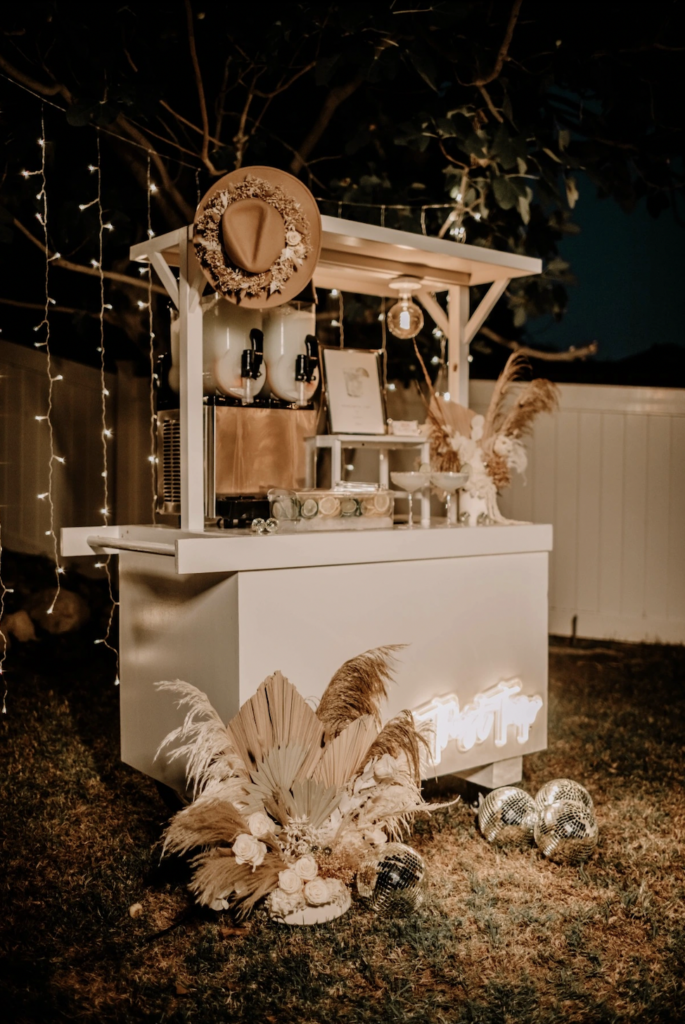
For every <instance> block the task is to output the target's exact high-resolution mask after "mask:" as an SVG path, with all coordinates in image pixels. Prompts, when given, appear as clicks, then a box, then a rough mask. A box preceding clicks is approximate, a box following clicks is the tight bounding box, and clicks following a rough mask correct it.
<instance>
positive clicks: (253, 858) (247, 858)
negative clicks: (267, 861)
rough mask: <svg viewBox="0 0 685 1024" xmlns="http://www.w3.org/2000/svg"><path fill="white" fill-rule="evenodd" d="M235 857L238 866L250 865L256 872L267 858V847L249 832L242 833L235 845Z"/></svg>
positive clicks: (236, 839) (237, 837)
mask: <svg viewBox="0 0 685 1024" xmlns="http://www.w3.org/2000/svg"><path fill="white" fill-rule="evenodd" d="M233 856H234V857H235V859H236V862H237V863H238V864H250V865H251V866H252V870H253V871H254V869H255V868H258V867H259V865H260V864H261V863H262V862H263V860H264V858H265V856H266V845H265V844H264V843H260V841H259V840H258V839H255V837H254V836H251V835H248V834H247V832H241V834H240V835H239V836H236V838H235V842H234V843H233Z"/></svg>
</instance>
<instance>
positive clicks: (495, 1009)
mask: <svg viewBox="0 0 685 1024" xmlns="http://www.w3.org/2000/svg"><path fill="white" fill-rule="evenodd" d="M110 659H111V655H109V654H108V652H107V651H106V650H105V649H104V647H103V646H102V645H100V646H94V645H93V644H92V637H91V636H90V635H89V634H88V632H87V630H86V632H85V633H82V634H81V635H80V636H76V635H71V636H66V637H62V638H50V637H43V639H42V640H41V643H40V644H39V645H29V644H26V645H23V646H21V645H15V646H14V647H13V648H12V650H11V651H10V655H9V659H8V669H9V672H8V677H7V678H8V684H9V694H8V713H7V716H5V717H3V721H2V730H1V733H2V753H1V757H2V773H1V777H0V791H1V793H2V798H1V799H2V803H1V805H0V806H1V815H2V819H1V829H2V838H1V851H2V859H1V862H0V863H1V871H0V886H1V891H2V914H1V915H0V936H1V937H0V944H1V946H0V948H1V950H2V961H1V965H0V1008H1V1011H2V1014H1V1015H2V1019H3V1020H4V1021H6V1022H8V1024H9V1022H12V1024H14V1022H15V1021H16V1022H17V1024H28V1022H32V1024H33V1022H36V1024H38V1022H40V1024H43V1022H49V1021H61V1020H69V1021H72V1020H78V1021H97V1022H99V1024H106V1022H110V1021H150V1022H162V1021H169V1022H171V1021H173V1022H181V1021H196V1022H202V1024H212V1022H214V1021H216V1022H219V1021H221V1022H224V1021H226V1022H230V1021H254V1022H258V1024H262V1022H276V1021H277V1022H279V1024H280V1022H284V1024H285V1022H291V1021H292V1022H293V1024H294V1022H297V1024H303V1022H318V1024H332V1022H338V1021H340V1022H342V1021H345V1022H357V1021H358V1022H370V1021H396V1022H398V1024H400V1022H415V1024H419V1022H421V1024H423V1022H425V1024H447V1022H449V1024H456V1022H461V1021H464V1022H466V1021H473V1022H476V1021H478V1022H483V1024H490V1022H492V1024H495V1022H498V1024H499V1022H502V1024H504V1022H518V1021H522V1022H523V1021H525V1022H527V1024H535V1022H542V1021H545V1022H547V1021H549V1022H551V1021H559V1022H562V1021H563V1022H574V1021H578V1022H583V1024H587V1022H595V1021H597V1022H599V1021H602V1022H605V1021H606V1022H610V1021H624V1020H631V1021H647V1022H657V1021H658V1022H661V1021H663V1022H671V1021H678V1020H685V1007H683V1002H684V1001H685V907H684V903H683V899H684V897H685V861H684V852H685V799H684V785H685V781H684V780H685V751H684V743H685V684H684V677H685V649H683V648H676V647H658V646H634V645H620V644H608V643H597V642H592V641H585V642H579V643H578V644H577V645H576V646H574V647H572V646H570V645H569V644H568V643H566V642H562V641H556V642H553V643H552V646H551V649H550V709H549V711H550V745H549V750H547V751H546V752H544V753H541V754H536V755H533V756H530V757H528V758H526V759H525V761H524V766H525V769H524V770H525V777H524V786H525V787H526V788H527V789H528V790H529V791H530V792H531V793H535V791H536V789H537V788H538V787H539V786H540V785H541V784H542V783H544V782H546V781H548V780H549V779H552V778H555V777H558V776H570V777H571V778H575V779H577V780H578V781H580V782H582V783H583V784H584V785H586V786H587V787H588V789H589V790H590V792H591V793H592V795H593V797H594V800H595V804H596V808H597V816H598V820H599V824H600V843H599V847H598V848H597V850H596V851H595V853H594V855H593V856H592V858H591V859H590V860H589V861H587V862H586V863H585V864H584V865H583V866H582V867H580V868H579V867H564V866H558V865H555V864H552V863H548V862H546V861H545V860H544V859H543V857H542V856H541V855H540V854H539V853H538V852H537V851H536V850H535V849H531V850H529V851H525V852H506V851H498V850H496V849H493V848H491V847H490V846H488V844H487V843H486V842H485V840H483V839H482V838H481V837H480V835H479V834H478V832H477V830H476V828H475V817H474V812H473V810H472V808H471V807H470V806H469V805H468V803H467V802H466V801H463V802H462V803H461V804H458V805H457V806H456V807H454V808H452V809H450V810H448V811H443V812H439V813H437V814H436V815H435V816H434V817H433V818H431V819H429V820H425V819H424V820H419V821H417V823H416V826H415V829H414V834H413V838H412V839H410V840H409V842H411V843H412V844H413V845H415V846H416V847H417V848H418V849H419V850H420V851H421V853H422V854H423V856H424V857H425V859H426V861H427V864H428V868H429V871H430V880H429V881H430V885H429V897H428V901H427V903H426V904H425V905H424V907H423V908H422V910H421V912H420V913H418V914H417V915H416V916H414V917H411V918H407V919H397V920H385V919H378V918H376V917H375V916H374V915H373V914H372V913H370V912H369V911H368V910H366V909H364V908H363V907H362V906H361V905H359V904H353V907H352V910H351V911H350V912H349V913H348V914H347V915H346V916H344V917H343V918H341V919H340V920H338V921H337V922H335V923H333V924H331V925H324V926H319V927H315V928H300V929H288V928H286V927H284V926H279V925H276V924H273V923H272V922H271V921H270V920H269V919H268V917H267V915H266V913H265V912H264V911H263V910H259V911H257V912H256V913H255V914H254V915H253V917H252V918H251V919H250V920H249V922H248V924H247V926H245V927H237V926H236V925H235V924H234V923H233V921H232V920H231V918H230V916H229V915H228V914H214V913H211V912H208V911H201V910H199V909H197V908H195V907H194V906H193V904H192V903H191V901H190V899H189V897H188V895H187V894H186V890H185V883H186V880H187V873H186V868H185V865H184V864H183V863H181V862H168V863H167V862H164V863H162V864H160V861H159V849H158V848H157V847H156V844H157V843H158V841H159V838H160V834H161V831H162V828H163V825H164V821H165V817H166V813H167V812H166V810H165V807H164V805H163V803H162V802H161V800H160V798H159V795H158V793H157V790H156V788H155V785H154V783H153V782H152V781H150V780H149V779H147V778H145V777H144V776H141V775H139V774H137V773H136V772H134V771H133V770H132V769H130V768H128V767H127V766H125V765H122V764H121V763H120V762H119V758H118V709H117V698H118V691H117V689H116V687H115V686H114V685H113V684H112V681H111V680H112V663H111V660H110ZM293 682H295V683H297V680H293ZM441 795H442V794H441ZM135 903H140V904H141V905H142V913H141V914H140V916H138V917H135V918H132V917H131V915H130V914H129V907H131V905H133V904H135Z"/></svg>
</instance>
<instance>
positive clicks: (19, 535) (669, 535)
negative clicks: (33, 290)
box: [0, 342, 685, 643]
mask: <svg viewBox="0 0 685 1024" xmlns="http://www.w3.org/2000/svg"><path fill="white" fill-rule="evenodd" d="M54 373H55V374H59V373H61V374H62V375H63V378H64V379H63V380H62V381H59V382H57V383H56V384H55V390H54V402H55V406H54V423H55V450H56V452H57V454H58V455H61V456H63V457H64V458H65V459H66V462H65V464H64V466H62V465H60V464H57V465H56V466H55V499H56V509H55V525H56V527H57V528H58V529H59V527H61V526H88V525H91V524H93V525H95V524H97V523H99V522H102V516H101V514H100V508H101V507H102V477H101V473H102V441H101V429H102V427H101V420H100V379H99V373H98V372H97V371H96V370H94V369H89V368H88V367H84V366H81V365H79V364H77V363H72V362H66V361H61V360H55V361H54ZM492 388H493V383H492V382H491V381H472V382H471V406H472V408H474V409H476V410H477V411H479V412H482V411H484V409H485V407H486V406H487V403H488V400H489V397H490V394H491V392H492ZM107 389H108V390H109V392H110V397H109V399H108V401H109V402H110V406H109V408H110V413H109V416H110V418H109V420H108V422H109V423H110V424H111V425H113V426H114V434H115V436H114V438H113V439H112V442H110V449H109V452H110V494H111V502H110V505H111V508H112V510H113V517H112V520H111V521H112V522H119V523H146V522H150V521H151V518H152V513H151V486H150V475H149V462H148V461H147V456H148V454H149V451H150V438H149V429H150V411H149V393H148V385H147V382H146V381H144V380H140V379H136V378H133V377H132V376H131V373H130V368H129V367H128V366H127V364H119V370H118V373H117V374H116V375H114V374H111V375H108V377H107ZM400 391H402V389H400ZM46 404H47V379H46V373H45V354H44V352H43V351H41V350H36V351H33V350H31V349H27V348H23V347H21V346H19V345H13V344H10V343H8V342H0V416H1V419H0V516H1V517H2V531H3V533H2V536H3V543H4V544H5V545H6V546H7V547H8V548H13V549H15V550H19V551H29V552H34V553H38V552H45V553H49V552H50V539H49V537H46V535H45V531H46V530H48V528H49V520H48V507H47V503H46V502H45V501H44V500H42V501H41V500H39V499H38V497H37V495H38V494H40V493H44V492H45V491H46V490H47V465H48V452H49V447H48V434H47V424H46V422H45V421H44V420H37V419H36V416H43V415H45V410H46ZM392 405H395V406H397V408H392ZM391 414H392V415H394V416H395V417H396V418H416V417H420V418H422V416H423V407H422V406H421V404H420V402H419V401H418V400H417V398H416V395H415V393H414V392H410V391H407V392H403V393H402V394H400V393H399V392H396V393H395V396H394V402H393V403H391ZM528 451H529V466H528V471H527V473H526V479H525V481H524V480H522V479H521V478H518V477H517V478H515V481H514V484H513V486H512V488H511V489H510V490H509V491H507V492H505V494H504V495H502V497H501V499H500V508H501V509H502V512H503V513H504V514H505V515H508V516H509V517H511V518H513V519H523V520H528V521H532V522H537V523H552V524H553V526H554V551H553V553H552V559H551V575H550V632H552V633H555V634H558V635H562V636H570V635H573V633H575V634H576V635H577V636H581V637H598V638H602V637H604V638H614V639H618V640H634V641H639V640H645V641H662V642H665V643H685V391H679V390H671V389H665V388H628V387H621V388H618V387H604V386H598V385H576V384H566V385H562V387H561V408H560V411H559V412H558V413H557V414H556V415H554V416H541V417H539V419H538V421H537V423H536V426H535V431H534V434H533V436H532V438H531V439H530V441H529V443H528ZM360 454H361V453H360Z"/></svg>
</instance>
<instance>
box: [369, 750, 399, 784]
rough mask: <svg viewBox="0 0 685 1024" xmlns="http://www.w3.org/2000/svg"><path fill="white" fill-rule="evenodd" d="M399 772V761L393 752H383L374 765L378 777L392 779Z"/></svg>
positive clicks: (374, 772) (374, 771)
mask: <svg viewBox="0 0 685 1024" xmlns="http://www.w3.org/2000/svg"><path fill="white" fill-rule="evenodd" d="M396 772H397V762H396V761H395V758H394V757H393V756H392V754H383V755H382V756H381V757H379V758H378V760H377V761H376V763H375V764H374V766H373V774H374V775H375V776H376V778H377V779H391V778H392V777H393V775H395V774H396Z"/></svg>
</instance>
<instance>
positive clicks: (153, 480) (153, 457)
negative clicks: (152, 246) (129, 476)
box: [147, 153, 157, 524]
mask: <svg viewBox="0 0 685 1024" xmlns="http://www.w3.org/2000/svg"><path fill="white" fill-rule="evenodd" d="M150 161H151V154H150V153H148V155H147V237H148V238H152V237H153V236H154V231H153V230H152V191H153V188H154V186H153V184H152V181H151V179H150V170H151V164H150ZM147 326H148V334H149V336H150V344H149V356H150V486H151V490H152V522H153V524H154V522H155V520H156V511H157V510H156V505H157V500H156V499H157V468H156V464H157V454H156V434H157V429H156V428H157V414H156V412H155V334H154V331H153V326H154V324H153V320H152V263H151V262H150V261H148V264H147Z"/></svg>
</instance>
